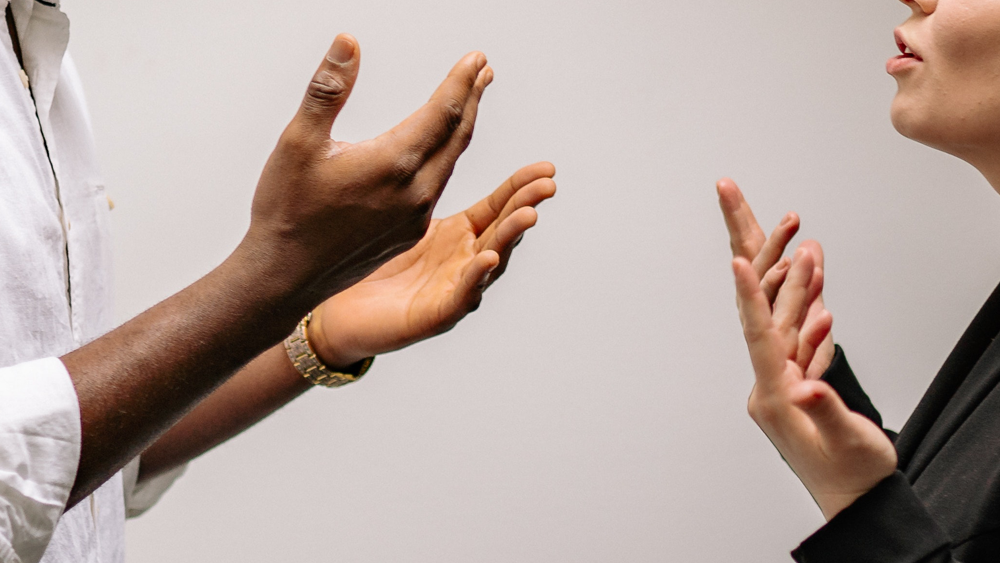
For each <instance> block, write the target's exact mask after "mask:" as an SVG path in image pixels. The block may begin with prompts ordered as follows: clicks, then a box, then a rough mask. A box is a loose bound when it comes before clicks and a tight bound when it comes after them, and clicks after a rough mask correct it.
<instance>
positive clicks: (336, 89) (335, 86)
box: [307, 70, 347, 106]
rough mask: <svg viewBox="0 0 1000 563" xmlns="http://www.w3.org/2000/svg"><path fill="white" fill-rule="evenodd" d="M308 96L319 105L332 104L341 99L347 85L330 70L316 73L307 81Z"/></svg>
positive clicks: (345, 92)
mask: <svg viewBox="0 0 1000 563" xmlns="http://www.w3.org/2000/svg"><path fill="white" fill-rule="evenodd" d="M307 93H308V98H309V99H310V100H313V101H314V103H318V104H321V105H324V106H326V105H334V104H339V103H340V102H342V101H343V99H344V97H345V96H346V94H347V85H346V84H344V82H343V80H341V79H340V77H338V76H336V75H335V74H333V73H332V72H330V71H326V70H324V71H321V72H318V73H316V75H315V76H314V77H313V79H312V81H311V82H310V83H309V89H308V90H307Z"/></svg>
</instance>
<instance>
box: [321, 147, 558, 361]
mask: <svg viewBox="0 0 1000 563" xmlns="http://www.w3.org/2000/svg"><path fill="white" fill-rule="evenodd" d="M554 175H555V167H554V166H552V165H551V164H550V163H548V162H540V163H537V164H533V165H530V166H526V167H524V168H522V169H521V170H519V171H517V172H516V173H515V174H514V175H513V176H511V177H510V178H508V179H507V180H506V181H505V182H504V183H503V184H502V185H501V186H500V187H499V188H497V189H496V191H494V192H493V193H492V194H491V195H490V196H488V197H487V198H485V199H483V200H482V201H480V202H479V203H477V204H476V205H474V206H472V207H470V208H469V209H467V210H465V211H463V212H461V213H458V214H456V215H453V216H451V217H448V218H446V219H441V220H435V221H433V222H432V223H431V225H430V228H429V229H428V231H427V235H425V236H424V238H423V239H422V240H421V241H420V242H419V243H418V244H417V246H415V247H414V248H412V249H411V250H409V251H407V252H405V253H403V254H400V255H399V256H397V257H396V258H394V259H393V260H391V261H390V262H388V263H386V264H385V265H384V266H382V267H381V268H379V269H378V270H377V271H375V272H374V273H373V274H372V275H370V276H368V277H367V278H365V279H364V280H362V281H361V282H360V283H358V284H357V285H355V286H353V287H351V288H349V289H347V290H345V291H343V292H341V293H339V294H337V295H335V296H333V297H332V298H330V299H329V300H327V301H326V302H325V303H323V304H322V305H321V306H319V307H318V308H317V309H316V310H315V311H314V316H313V321H312V323H311V324H310V330H309V340H310V344H311V345H312V346H313V347H314V349H315V350H316V353H317V355H318V356H319V357H320V358H321V359H322V360H323V361H324V362H325V363H327V365H330V366H349V365H351V364H352V363H354V362H356V361H358V360H360V359H363V358H366V357H369V356H375V355H378V354H384V353H386V352H391V351H393V350H398V349H400V348H403V347H405V346H408V345H410V344H413V343H415V342H418V341H420V340H424V339H426V338H430V337H432V336H435V335H437V334H441V333H443V332H446V331H448V330H449V329H451V328H452V327H453V326H455V324H456V323H458V322H459V321H460V320H461V319H462V318H464V317H465V315H467V314H468V313H470V312H472V311H474V310H475V309H476V308H477V307H478V306H479V302H480V300H481V299H482V294H483V291H484V290H485V289H486V288H487V287H488V286H489V285H490V284H491V283H493V282H494V281H495V280H496V279H497V278H498V277H499V276H500V275H501V274H503V272H504V270H505V269H506V267H507V262H508V260H509V259H510V255H511V252H512V251H513V249H514V246H516V244H517V243H518V242H519V241H520V239H521V237H522V236H523V235H524V232H525V231H527V230H528V229H530V228H531V227H532V226H534V225H535V222H536V221H537V220H538V214H537V212H536V211H535V209H534V208H535V206H537V205H538V204H540V203H541V202H543V201H545V200H546V199H548V198H550V197H552V196H553V195H555V192H556V184H555V182H554V181H552V177H553V176H554Z"/></svg>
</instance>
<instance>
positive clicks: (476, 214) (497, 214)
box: [465, 162, 556, 235]
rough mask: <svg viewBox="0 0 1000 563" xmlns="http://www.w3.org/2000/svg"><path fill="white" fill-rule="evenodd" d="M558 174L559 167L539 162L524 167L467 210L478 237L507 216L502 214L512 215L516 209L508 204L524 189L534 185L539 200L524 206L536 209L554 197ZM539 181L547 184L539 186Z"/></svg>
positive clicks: (466, 212)
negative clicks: (554, 180)
mask: <svg viewBox="0 0 1000 563" xmlns="http://www.w3.org/2000/svg"><path fill="white" fill-rule="evenodd" d="M555 174H556V168H555V166H553V165H552V164H551V163H549V162H537V163H535V164H530V165H528V166H525V167H524V168H521V169H520V170H518V171H517V172H515V173H514V175H513V176H511V177H510V178H507V180H505V181H504V183H503V184H501V185H500V187H498V188H497V189H496V190H494V191H493V193H491V194H490V195H488V196H486V197H485V198H483V199H482V200H480V201H479V202H478V203H476V204H475V205H473V206H472V207H470V208H469V209H467V210H466V211H465V215H466V217H467V218H468V219H469V222H470V223H471V224H472V228H473V230H474V231H475V233H476V235H481V234H483V232H484V231H485V230H486V229H487V228H489V227H490V226H492V225H493V224H494V222H495V221H496V220H497V219H500V220H503V219H504V218H505V216H501V214H502V213H506V215H510V213H511V212H512V211H513V210H512V209H511V208H510V206H509V205H508V204H509V203H510V201H511V199H512V198H513V197H514V195H515V194H520V193H521V191H522V190H523V189H524V188H526V187H528V186H531V188H532V193H533V194H534V196H533V197H534V198H535V199H536V201H535V202H533V203H531V202H523V201H522V204H523V205H531V206H535V205H537V204H538V203H541V201H543V200H545V199H548V198H550V197H552V196H554V195H555V192H556V187H555V182H553V181H552V178H553V177H554V176H555ZM539 180H544V182H542V183H539V182H538V181H539ZM523 205H522V206H523ZM515 208H516V207H515Z"/></svg>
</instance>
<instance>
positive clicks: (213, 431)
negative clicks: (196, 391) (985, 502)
mask: <svg viewBox="0 0 1000 563" xmlns="http://www.w3.org/2000/svg"><path fill="white" fill-rule="evenodd" d="M554 174H555V167H553V166H552V165H551V164H549V163H547V162H540V163H537V164H532V165H530V166H526V167H524V168H522V169H521V170H519V171H517V172H516V173H515V174H514V175H513V176H511V177H510V178H509V179H507V181H505V182H504V183H503V184H502V185H501V186H500V187H499V188H498V189H497V190H496V191H494V192H493V193H492V194H491V195H490V196H488V197H487V198H486V199H484V200H482V201H480V202H479V203H477V204H476V205H474V206H472V207H470V208H469V209H467V210H465V211H464V212H462V213H459V214H457V215H454V216H452V217H449V218H447V219H443V220H436V221H433V222H432V223H431V227H430V229H428V232H427V234H426V235H425V236H424V238H423V239H422V240H421V241H420V242H419V243H418V244H417V245H416V246H415V247H414V248H412V249H411V250H409V251H407V252H405V253H403V254H401V255H400V256H398V257H397V258H395V259H393V260H391V261H390V262H388V263H386V264H385V265H384V266H383V267H382V268H380V269H379V270H376V271H375V272H374V273H373V274H372V275H371V276H369V277H368V278H366V279H365V280H363V281H362V282H360V283H359V284H358V285H356V286H354V287H352V288H350V289H347V290H345V291H343V292H341V293H339V294H337V295H336V296H334V297H332V298H330V299H329V300H327V301H326V302H325V303H324V304H323V305H321V306H320V307H318V308H317V309H316V311H315V316H314V317H313V322H312V323H311V324H310V327H314V328H313V330H310V331H309V339H310V343H311V344H312V345H313V346H314V347H315V348H318V349H317V354H318V355H319V356H320V358H321V359H322V360H323V361H324V362H325V363H327V365H329V366H331V367H334V368H345V367H347V366H349V365H350V364H352V363H354V362H355V361H357V360H358V359H361V358H365V357H367V356H369V355H376V354H382V353H386V352H390V351H393V350H397V349H399V348H402V347H403V346H406V345H408V344H411V343H414V342H417V341H419V340H423V339H426V338H429V337H431V336H434V335H437V334H440V333H442V332H445V331H447V330H448V329H449V328H451V327H452V326H454V325H455V323H457V322H459V321H460V320H461V319H462V318H464V317H465V315H467V314H468V313H469V312H471V311H472V310H473V309H475V307H476V306H477V305H478V303H479V300H480V299H481V298H482V292H483V290H484V289H485V287H486V286H487V285H488V284H491V283H493V282H494V281H495V280H496V279H497V278H498V277H499V276H500V275H501V274H502V273H503V272H504V270H505V269H506V267H507V263H508V260H509V259H510V256H511V253H512V252H513V250H514V247H515V246H516V245H517V243H518V242H519V240H520V239H521V236H522V235H523V234H524V232H525V231H526V230H527V229H529V228H530V227H532V226H533V225H534V224H535V221H536V220H537V214H536V212H535V209H534V207H535V206H536V205H538V204H539V203H541V202H542V201H544V200H546V199H548V198H550V197H552V196H553V195H554V194H555V191H556V186H555V182H553V181H552V176H553V175H554ZM491 269H492V271H491ZM487 272H489V273H488V274H487ZM486 278H488V279H486ZM331 350H334V351H335V352H331ZM313 388H314V387H313V385H312V384H311V383H309V382H308V381H307V380H306V379H305V378H303V377H302V376H301V375H300V374H299V373H298V372H297V371H296V370H295V369H294V368H293V367H292V364H291V362H290V361H289V360H288V356H287V355H286V354H285V350H284V347H283V346H281V345H278V346H275V347H274V348H272V349H271V350H268V351H267V352H265V353H264V354H262V355H261V356H259V357H258V358H256V359H254V360H253V361H252V362H250V363H249V364H248V365H247V366H246V367H245V368H244V369H243V370H241V371H240V372H239V373H237V374H236V375H235V376H234V377H233V378H232V379H230V380H229V381H228V382H226V383H225V384H224V385H223V386H222V387H220V388H219V389H218V390H217V391H215V392H214V393H213V394H212V395H210V396H209V397H208V398H207V399H205V400H204V401H202V402H201V403H200V404H199V405H198V406H197V407H195V409H194V410H193V411H192V412H191V413H189V414H188V415H187V416H185V417H184V418H183V419H182V420H181V421H180V422H178V423H177V424H176V425H174V426H173V428H171V429H170V430H169V431H168V432H167V433H166V434H164V435H163V436H162V437H161V438H160V439H159V440H157V441H156V442H155V443H154V444H153V445H152V446H150V447H149V448H148V449H147V450H146V451H144V452H143V453H142V463H141V466H140V474H139V479H140V481H144V480H146V479H149V478H151V477H155V476H157V475H159V474H161V473H164V472H166V471H169V470H170V469H172V468H174V467H177V466H179V465H181V464H183V463H186V462H188V461H190V460H191V459H194V458H195V457H197V456H199V455H201V454H202V453H205V452H206V451H208V450H210V449H211V448H213V447H215V446H217V445H219V444H221V443H222V442H224V441H226V440H228V439H229V438H232V437H233V436H236V435H237V434H239V433H240V432H242V431H244V430H246V429H247V428H249V427H251V426H253V425H254V424H256V423H257V422H259V421H260V420H262V419H263V418H265V417H266V416H268V415H269V414H271V413H272V412H274V411H276V410H278V409H279V408H281V407H282V406H284V405H286V404H287V403H289V402H290V401H292V400H294V399H295V398H296V397H298V396H300V395H301V394H303V393H305V392H306V391H308V390H310V389H313Z"/></svg>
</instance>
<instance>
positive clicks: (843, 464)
mask: <svg viewBox="0 0 1000 563" xmlns="http://www.w3.org/2000/svg"><path fill="white" fill-rule="evenodd" d="M813 247H815V248H818V247H819V245H818V244H816V243H807V244H803V245H802V246H801V247H799V249H798V250H797V251H796V253H795V256H794V258H793V259H792V261H791V264H790V266H789V267H788V269H787V272H786V273H785V274H784V275H783V278H784V281H783V283H781V285H780V288H779V289H778V291H777V294H776V296H775V299H774V302H773V305H772V302H771V300H770V299H769V297H768V295H767V294H766V293H765V291H764V289H762V287H761V279H760V276H759V275H758V274H757V271H756V270H755V269H754V266H753V264H751V262H750V261H749V260H748V259H747V258H745V257H743V256H737V257H736V258H734V259H733V273H734V274H735V276H736V295H737V305H738V306H739V310H740V318H741V320H742V322H743V333H744V336H745V337H746V341H747V347H748V348H749V350H750V358H751V360H752V362H753V368H754V373H755V376H756V384H755V385H754V388H753V392H752V393H751V395H750V401H749V404H748V410H749V412H750V416H751V417H752V418H753V419H754V421H755V422H756V423H757V425H758V426H760V428H761V430H763V431H764V433H765V434H766V435H767V437H768V438H769V439H770V440H771V442H772V443H773V444H774V446H775V447H776V448H777V449H778V451H779V452H780V453H781V455H782V457H784V458H785V460H786V461H787V462H788V465H789V466H790V467H791V468H792V470H793V471H794V472H795V474H796V475H798V477H799V479H800V480H801V481H802V483H803V484H804V485H805V486H806V488H807V489H808V490H809V493H810V494H812V496H813V498H814V499H815V500H816V503H817V504H818V505H819V507H820V509H821V510H822V511H823V515H824V516H825V517H826V518H827V519H828V520H829V519H831V518H833V517H834V516H835V515H837V513H839V512H840V511H841V510H843V509H844V508H846V507H848V506H850V505H851V504H852V503H854V501H855V500H857V499H858V498H859V497H860V496H862V495H864V494H865V493H867V492H868V491H870V490H871V489H872V488H874V487H875V485H877V484H878V483H879V482H880V481H882V480H883V479H885V478H886V477H888V476H890V475H892V473H893V472H894V471H895V470H896V450H895V448H894V447H893V445H892V442H890V441H889V439H888V438H887V437H886V435H885V434H884V433H883V432H882V429H880V428H879V427H877V426H876V425H875V424H874V423H873V422H872V421H870V420H869V419H867V418H865V417H864V416H861V415H860V414H857V413H855V412H852V411H851V410H850V409H848V408H847V406H846V405H845V404H844V402H843V400H841V398H840V396H839V395H837V392H836V391H834V390H833V388H832V387H830V386H829V385H828V384H827V383H826V382H823V381H817V380H812V379H809V378H808V377H807V376H806V370H807V368H808V367H809V366H810V365H811V364H812V362H813V360H814V355H815V350H817V348H818V347H819V346H820V344H821V343H822V340H823V339H825V338H826V337H827V336H828V335H829V332H830V327H831V325H832V323H833V316H832V315H830V313H829V311H826V309H825V308H820V309H819V310H818V312H817V309H813V307H814V306H815V304H816V302H817V300H818V298H819V295H820V294H821V292H822V289H823V269H822V267H820V266H819V265H818V264H817V262H816V260H815V259H814V256H813V252H814V251H813V249H812V248H813ZM808 317H811V319H810V322H812V327H811V330H804V326H805V324H806V319H807V318H808Z"/></svg>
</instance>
